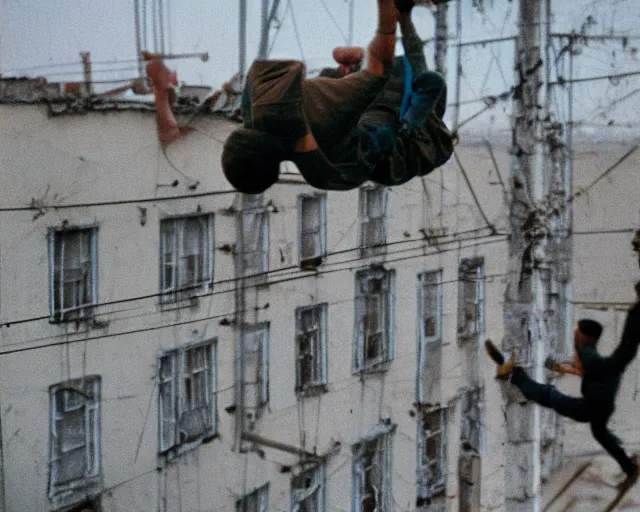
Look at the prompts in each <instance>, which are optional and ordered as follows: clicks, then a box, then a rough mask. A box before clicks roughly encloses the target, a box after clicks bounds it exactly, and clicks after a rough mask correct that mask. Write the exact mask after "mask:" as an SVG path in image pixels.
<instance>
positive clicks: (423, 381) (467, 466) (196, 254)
mask: <svg viewBox="0 0 640 512" xmlns="http://www.w3.org/2000/svg"><path fill="white" fill-rule="evenodd" d="M3 85H4V87H5V88H4V89H3V91H2V94H0V102H1V103H2V104H1V105H0V176H1V178H0V179H1V180H2V181H1V186H0V215H2V222H1V223H0V323H1V324H2V325H1V326H0V336H1V338H0V422H1V444H0V446H1V452H0V455H1V459H0V468H1V473H0V480H1V482H2V500H1V501H0V509H2V510H5V511H6V512H20V511H41V510H51V511H69V512H71V511H80V510H101V511H104V512H111V511H118V510H127V511H140V512H143V511H145V512H146V511H149V512H151V511H154V512H173V511H183V512H188V511H189V512H190V511H194V512H195V511H197V512H214V511H238V512H254V511H256V512H258V511H260V512H266V511H282V510H287V511H288V510H292V511H297V512H303V511H314V512H321V511H327V512H328V511H334V510H336V511H351V512H373V511H378V512H381V511H389V512H391V511H406V510H426V511H436V510H438V511H441V510H443V511H444V510H446V511H476V510H502V509H503V507H504V500H505V496H504V494H505V493H504V481H505V473H506V472H509V471H510V468H509V461H505V449H504V441H505V425H504V421H505V420H504V414H503V409H504V398H503V396H502V394H501V391H500V387H499V386H498V385H497V383H496V382H495V381H494V379H493V373H494V367H493V364H492V363H490V362H489V361H488V360H487V358H486V357H485V356H484V353H483V351H482V350H481V345H482V342H483V341H484V339H485V338H486V337H491V338H493V339H495V340H501V338H502V333H503V327H502V326H503V308H502V302H503V298H504V288H505V282H506V277H507V260H508V254H507V249H508V247H507V236H506V230H507V226H508V223H507V212H508V209H507V206H506V203H505V195H504V194H503V189H502V187H501V185H500V182H501V181H504V180H506V179H507V177H508V175H509V168H510V161H511V156H510V155H509V152H508V149H509V148H508V143H507V142H506V141H499V140H498V141H496V142H495V143H494V148H493V149H494V153H495V156H496V161H497V165H498V169H499V170H500V173H501V176H500V177H498V174H497V173H496V169H495V167H494V164H493V160H492V158H491V157H490V155H489V153H488V152H487V150H486V146H485V145H484V143H480V142H479V143H475V142H474V141H473V140H471V139H469V140H468V141H463V142H462V143H461V145H459V146H458V147H457V152H458V156H459V158H460V161H461V162H463V163H464V165H465V168H466V170H467V173H468V176H469V179H470V182H471V185H472V187H473V188H474V190H475V192H476V195H477V196H478V198H479V202H480V204H481V207H482V209H483V211H484V213H485V215H486V216H487V218H488V219H489V220H490V222H491V224H492V225H493V228H495V229H491V228H490V227H488V226H487V224H486V222H485V221H484V219H483V217H482V215H481V214H480V212H479V210H478V206H477V205H476V203H475V202H474V200H473V198H472V195H471V192H470V189H469V187H468V185H467V183H466V181H465V180H464V179H463V178H462V175H461V173H460V170H459V167H458V166H457V165H456V163H455V161H453V160H452V161H450V162H448V163H447V164H446V165H445V166H443V167H442V168H441V169H438V170H437V171H435V172H433V173H432V174H430V175H429V176H427V177H426V178H424V179H423V180H419V179H415V180H413V181H412V182H411V183H409V184H408V185H405V186H402V187H396V188H390V189H384V188H376V187H372V186H365V187H363V188H361V189H359V190H354V191H350V192H341V193H334V192H329V193H325V192H322V191H318V190H315V189H312V188H311V187H310V186H308V185H306V184H304V183H303V182H302V180H301V179H300V177H299V176H298V175H297V174H296V173H295V171H293V170H291V168H287V169H285V171H286V172H285V173H284V174H283V176H282V178H283V179H282V183H280V184H278V185H276V186H274V187H273V188H272V189H270V190H269V191H267V193H265V194H264V197H259V196H257V197H254V196H244V197H240V196H239V195H238V194H236V193H235V192H234V191H233V190H232V189H231V188H230V187H229V185H228V184H227V183H226V181H225V179H224V176H223V175H222V173H221V170H220V163H219V162H220V154H221V151H222V142H223V141H224V138H225V136H226V135H227V134H228V133H230V131H231V130H233V129H234V128H235V127H236V126H237V124H236V122H235V121H232V120H229V119H228V118H226V117H225V116H224V115H221V114H209V115H207V116H205V119H204V120H203V121H201V122H199V123H198V125H197V128H198V129H197V130H195V131H193V132H192V133H189V134H188V135H187V136H185V138H184V139H183V140H181V141H179V142H177V143H174V144H172V145H171V146H169V147H168V148H167V149H166V152H165V153H163V151H161V149H160V148H159V145H158V142H157V135H156V127H155V121H154V115H153V113H152V111H151V109H150V108H149V107H148V105H147V104H146V103H144V102H132V103H128V102H118V101H111V102H94V103H83V102H82V101H80V100H78V99H76V100H72V99H69V98H66V99H60V98H59V97H58V96H57V92H51V91H49V92H43V88H42V86H39V85H38V84H36V83H33V82H21V81H11V83H9V81H5V83H4V84H3ZM10 86H11V89H10V88H9V87H10ZM47 95H49V96H48V97H47ZM45 100H46V101H45ZM75 112H82V115H74V113H75ZM585 147H586V150H585V149H582V148H579V149H578V151H577V153H576V160H575V183H576V187H580V186H586V185H588V184H589V183H591V181H593V180H594V179H595V178H596V177H597V176H598V175H599V174H600V172H601V171H602V170H603V168H606V167H607V166H608V165H609V163H610V162H612V161H615V160H616V159H617V158H618V156H619V154H620V153H621V152H624V151H625V148H626V146H624V147H623V145H622V144H619V143H617V142H616V143H614V142H610V143H606V144H604V143H603V144H601V145H594V144H592V143H589V144H588V145H587V146H585ZM637 162H638V154H634V155H633V156H632V157H630V158H629V159H627V160H626V161H625V162H623V163H622V164H621V165H620V168H619V169H617V170H616V171H615V174H611V175H610V179H609V180H605V181H603V182H601V183H599V184H598V185H597V186H594V187H593V188H592V189H590V190H589V192H588V194H587V193H585V195H584V196H582V197H580V198H579V199H577V200H576V202H575V204H574V208H575V210H574V212H575V219H574V223H575V224H574V225H575V227H576V228H575V229H576V236H575V242H574V244H575V249H574V262H573V268H574V275H573V282H574V296H573V300H574V303H575V308H576V311H575V312H574V316H575V315H583V314H585V315H586V314H588V315H590V316H595V317H596V318H597V319H599V320H601V321H603V322H604V323H605V325H606V327H607V331H605V332H608V333H609V334H611V335H612V336H613V334H614V333H616V334H619V332H620V329H621V319H622V315H623V313H622V312H621V311H620V309H621V308H623V307H624V306H625V303H628V302H631V300H632V299H633V293H632V292H633V287H632V282H633V278H634V277H635V276H636V275H637V268H636V267H635V265H636V264H637V263H636V260H635V259H634V257H633V254H632V253H631V251H630V239H631V236H632V232H631V230H632V228H633V227H635V226H637V224H638V221H639V220H640V219H639V218H638V210H637V208H638V207H637V201H636V199H637V196H638V191H640V181H639V180H638V179H637V175H636V174H635V170H634V169H635V165H636V164H637ZM612 230H613V231H614V232H613V233H607V232H608V231H612ZM580 232H584V233H583V234H581V233H580ZM593 308H597V309H598V310H597V311H596V312H593ZM612 342H613V338H612ZM567 348H569V346H567ZM637 372H638V366H637V363H634V365H633V367H632V368H631V369H630V370H629V375H628V376H627V377H628V378H626V379H625V382H624V390H623V391H622V392H621V397H622V398H621V400H622V402H621V405H620V406H619V412H618V413H617V415H616V417H615V422H616V425H620V426H621V428H620V429H619V430H620V431H623V430H624V433H623V436H624V437H625V439H627V438H629V439H631V440H633V441H635V442H640V430H638V428H637V424H638V423H637V414H636V415H634V416H633V417H631V416H630V414H629V411H631V410H632V409H633V410H635V409H636V408H635V407H634V405H635V400H636V396H635V395H636V393H635V392H632V390H633V389H635V388H634V386H636V387H637V380H634V379H635V376H636V375H637ZM636 391H637V389H636ZM566 425H567V428H570V429H571V430H570V432H571V435H570V436H567V437H566V443H565V452H571V453H579V452H580V450H582V449H585V447H586V446H587V445H588V442H589V441H588V440H589V432H588V428H587V427H584V426H575V427H574V426H573V425H571V426H569V424H568V423H567V424H566ZM627 428H628V429H630V430H631V431H630V432H627V431H626V429H627Z"/></svg>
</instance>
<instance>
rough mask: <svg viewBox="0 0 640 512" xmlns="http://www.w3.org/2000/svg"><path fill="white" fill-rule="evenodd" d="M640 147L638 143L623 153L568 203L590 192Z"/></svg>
mask: <svg viewBox="0 0 640 512" xmlns="http://www.w3.org/2000/svg"><path fill="white" fill-rule="evenodd" d="M638 147H640V145H638V144H636V145H635V146H633V147H632V148H631V149H630V150H629V151H627V152H626V153H625V154H624V155H622V156H621V157H620V158H619V159H618V160H617V161H616V162H615V163H614V164H613V165H611V166H610V167H609V168H607V169H606V170H605V171H604V172H603V173H602V174H600V176H598V177H597V178H596V179H595V180H593V181H592V182H591V183H590V184H589V185H587V186H586V187H585V188H582V189H580V190H578V191H577V192H575V193H574V194H573V195H572V196H571V197H570V198H569V199H567V203H571V202H572V201H573V200H574V199H576V198H577V197H580V196H581V195H582V194H584V193H586V192H588V191H589V190H590V189H591V188H592V187H594V186H595V185H596V184H597V183H598V182H599V181H600V180H601V179H602V178H604V177H605V176H606V175H607V174H609V173H610V172H611V171H613V170H614V169H615V168H616V167H618V166H619V165H620V164H621V163H622V162H624V161H625V160H626V159H627V158H629V157H630V156H631V155H632V154H633V153H635V152H636V150H637V149H638Z"/></svg>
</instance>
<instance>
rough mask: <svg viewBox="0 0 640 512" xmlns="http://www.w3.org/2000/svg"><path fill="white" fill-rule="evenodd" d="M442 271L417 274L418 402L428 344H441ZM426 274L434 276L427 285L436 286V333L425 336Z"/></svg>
mask: <svg viewBox="0 0 640 512" xmlns="http://www.w3.org/2000/svg"><path fill="white" fill-rule="evenodd" d="M442 275H443V271H442V269H436V270H427V271H425V272H421V273H420V274H418V293H417V295H418V315H417V317H418V326H417V328H418V357H417V360H418V366H417V368H418V369H417V375H416V400H417V402H418V403H422V402H423V393H424V390H423V385H422V381H423V379H424V368H425V358H426V357H427V353H428V349H429V346H434V344H439V345H443V344H444V342H443V336H442V308H443V281H442ZM428 276H435V283H434V284H432V285H428V286H435V287H436V294H435V299H436V305H435V318H436V334H435V335H434V336H426V335H425V328H424V321H425V316H424V309H425V286H427V285H426V284H425V281H426V278H427V277H428Z"/></svg>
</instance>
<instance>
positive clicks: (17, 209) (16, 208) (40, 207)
mask: <svg viewBox="0 0 640 512" xmlns="http://www.w3.org/2000/svg"><path fill="white" fill-rule="evenodd" d="M236 193H237V191H236V190H212V191H210V192H198V193H194V194H183V195H178V196H167V197H144V198H138V199H119V200H115V201H96V202H93V203H74V204H57V205H54V204H48V205H38V206H9V207H2V208H0V212H33V211H42V210H49V209H51V210H67V209H69V208H89V207H95V206H120V205H123V204H136V203H156V202H162V201H178V200H180V199H190V198H198V197H209V196H220V195H226V194H236Z"/></svg>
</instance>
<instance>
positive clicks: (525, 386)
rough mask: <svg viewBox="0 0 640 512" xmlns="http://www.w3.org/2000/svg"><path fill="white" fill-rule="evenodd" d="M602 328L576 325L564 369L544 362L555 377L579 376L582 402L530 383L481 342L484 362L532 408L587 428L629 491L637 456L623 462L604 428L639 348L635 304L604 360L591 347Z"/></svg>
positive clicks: (638, 308) (618, 443)
mask: <svg viewBox="0 0 640 512" xmlns="http://www.w3.org/2000/svg"><path fill="white" fill-rule="evenodd" d="M601 333H602V325H600V324H599V323H598V322H596V321H594V320H589V319H585V320H580V321H579V322H578V324H577V325H576V328H575V330H574V334H573V341H574V346H575V354H576V355H575V359H574V361H573V362H572V363H570V364H566V363H564V364H561V363H556V362H555V361H553V360H552V359H550V358H547V360H546V361H545V367H546V368H548V369H550V370H553V371H557V372H560V373H571V374H574V375H580V376H582V384H581V387H580V390H581V393H582V398H578V397H572V396H568V395H565V394H563V393H560V392H559V391H558V390H557V389H556V388H555V387H554V386H552V385H551V384H540V383H538V382H535V381H534V380H532V379H531V378H530V377H529V376H528V375H527V374H526V372H525V371H524V369H523V368H521V367H520V366H517V365H516V364H515V361H514V359H513V358H511V359H510V360H509V361H506V362H505V359H504V356H503V354H502V353H501V352H500V350H498V348H497V347H496V346H495V345H494V344H493V343H492V342H491V340H487V341H486V342H485V348H486V350H487V353H488V354H489V357H491V359H493V361H494V362H495V363H496V364H497V365H498V370H497V374H496V378H497V379H501V380H508V381H509V382H511V384H513V385H515V386H516V387H517V388H518V389H520V391H522V394H523V395H524V396H525V398H527V400H531V401H533V402H536V403H537V404H539V405H541V406H543V407H547V408H550V409H553V410H554V411H556V412H557V413H558V414H560V415H562V416H566V417H568V418H571V419H572V420H574V421H578V422H581V423H589V424H590V425H591V433H592V434H593V437H594V438H595V439H596V441H598V443H600V445H602V447H603V448H604V449H605V450H606V451H607V452H608V453H609V454H610V455H611V456H612V457H613V458H614V459H615V460H616V461H617V462H618V464H619V465H620V467H621V468H622V470H623V471H624V473H625V474H626V479H625V480H624V481H623V482H622V483H621V484H620V488H621V489H626V488H628V487H630V486H631V485H633V484H634V483H635V482H636V480H637V479H638V476H639V474H640V473H639V462H640V459H639V457H638V455H635V456H634V457H633V458H631V457H629V456H628V455H627V454H626V453H625V451H624V449H623V448H622V446H621V441H620V440H619V439H618V438H617V437H616V436H615V435H613V434H612V433H611V431H610V430H609V429H608V427H607V423H608V422H609V419H610V418H611V415H612V414H613V412H614V409H615V399H616V394H617V392H618V388H619V386H620V380H621V378H622V374H623V373H624V371H625V369H626V368H627V366H628V365H629V363H631V361H632V360H633V358H634V357H635V356H636V353H637V351H638V344H639V343H640V301H639V302H636V303H635V304H634V305H633V306H632V307H631V308H630V309H629V311H628V313H627V318H626V321H625V324H624V329H623V332H622V338H621V340H620V343H619V345H618V346H617V347H616V349H615V350H614V351H613V353H612V354H611V355H610V356H602V355H600V354H598V351H597V343H598V340H599V338H600V335H601Z"/></svg>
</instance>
